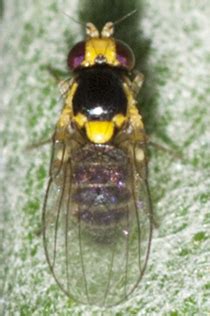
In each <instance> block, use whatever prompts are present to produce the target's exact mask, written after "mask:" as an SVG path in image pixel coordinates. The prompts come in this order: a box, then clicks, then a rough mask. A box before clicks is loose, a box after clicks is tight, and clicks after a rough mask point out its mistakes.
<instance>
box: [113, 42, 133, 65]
mask: <svg viewBox="0 0 210 316" xmlns="http://www.w3.org/2000/svg"><path fill="white" fill-rule="evenodd" d="M115 42H116V52H117V60H118V61H119V62H120V64H121V65H122V66H123V67H125V68H127V69H129V70H131V69H132V68H133V67H134V64H135V57H134V54H133V52H132V50H131V49H130V47H129V46H128V45H127V44H125V43H124V42H122V41H120V40H116V41H115Z"/></svg>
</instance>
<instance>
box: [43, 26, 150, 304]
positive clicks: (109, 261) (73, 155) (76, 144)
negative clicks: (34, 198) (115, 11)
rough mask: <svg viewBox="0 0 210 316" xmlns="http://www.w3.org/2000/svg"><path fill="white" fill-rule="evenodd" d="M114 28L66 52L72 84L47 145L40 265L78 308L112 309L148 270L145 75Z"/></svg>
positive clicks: (90, 33) (89, 30)
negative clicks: (141, 101) (140, 101)
mask: <svg viewBox="0 0 210 316" xmlns="http://www.w3.org/2000/svg"><path fill="white" fill-rule="evenodd" d="M113 33H114V23H112V22H108V23H106V24H105V26H104V27H103V29H102V31H101V32H99V31H98V30H97V28H96V27H95V26H94V25H93V24H92V23H87V25H86V39H85V40H84V41H81V42H79V43H77V44H76V45H75V46H74V47H73V48H72V49H71V51H70V52H69V54H68V58H67V62H68V66H69V68H70V69H71V70H72V72H73V78H72V79H71V80H69V82H68V83H67V87H68V88H67V90H66V92H65V96H64V106H63V110H62V112H61V114H60V117H59V119H58V122H57V124H56V128H55V133H54V136H53V144H52V158H51V164H50V172H49V182H48V187H47V192H46V196H45V201H44V207H43V227H44V229H43V237H44V248H45V253H46V258H47V261H48V264H49V267H50V270H51V272H52V274H53V275H54V278H55V280H56V281H57V283H58V285H59V286H60V288H61V289H62V290H63V291H64V292H65V293H66V294H67V295H68V296H70V297H72V298H73V299H75V300H76V301H78V302H81V303H83V304H90V305H99V306H112V305H116V304H119V303H121V302H123V301H124V300H125V299H126V298H127V297H128V296H129V295H130V294H131V293H132V292H133V290H134V289H135V288H136V287H137V286H138V284H139V282H140V280H141V278H142V276H143V273H144V271H145V268H146V264H147V261H148V256H149V250H150V244H151V237H152V207H151V200H150V195H149V188H148V182H147V160H146V151H145V150H146V137H145V132H144V125H143V121H142V117H141V115H140V114H139V111H138V109H137V101H136V98H137V93H138V90H139V88H140V86H141V85H142V82H143V75H142V74H137V75H136V76H134V75H133V74H132V70H133V67H134V65H135V58H134V54H133V52H132V50H131V48H130V47H129V46H128V45H126V44H125V43H124V42H122V41H120V40H117V39H115V38H114V37H113Z"/></svg>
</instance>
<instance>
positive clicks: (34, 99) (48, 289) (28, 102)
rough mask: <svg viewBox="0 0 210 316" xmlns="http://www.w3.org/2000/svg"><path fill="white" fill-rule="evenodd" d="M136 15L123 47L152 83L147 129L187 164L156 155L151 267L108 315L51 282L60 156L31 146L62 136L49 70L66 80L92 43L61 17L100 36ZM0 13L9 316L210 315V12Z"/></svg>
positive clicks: (186, 8) (158, 5) (107, 5)
mask: <svg viewBox="0 0 210 316" xmlns="http://www.w3.org/2000/svg"><path fill="white" fill-rule="evenodd" d="M134 7H139V8H140V11H138V14H137V15H135V16H133V17H131V18H130V19H129V20H127V22H125V23H122V24H121V25H119V26H118V27H117V30H116V34H117V35H116V36H118V37H121V38H122V39H124V40H125V41H127V42H129V43H130V45H132V46H133V48H134V51H135V54H136V57H137V65H138V69H139V70H141V71H142V72H144V74H145V76H146V81H145V85H144V88H143V90H142V93H141V96H140V109H141V111H142V113H143V116H144V120H145V125H146V130H147V133H148V135H150V137H151V139H152V140H153V141H154V142H156V143H158V144H162V145H164V146H166V147H168V148H170V149H171V150H173V151H174V152H177V153H178V152H180V153H182V156H183V158H182V159H180V160H179V159H175V156H174V155H171V154H169V153H167V152H162V151H160V150H157V149H155V148H152V147H151V148H150V163H149V166H150V187H151V192H152V198H153V201H154V210H155V216H156V222H157V227H156V229H155V233H154V238H153V244H152V251H151V256H150V260H149V265H148V268H147V271H146V274H145V276H144V279H143V280H142V282H141V284H140V285H139V287H138V289H137V290H136V291H135V293H134V294H133V295H132V296H131V298H130V299H129V300H128V301H127V302H125V303H124V304H122V305H120V306H116V307H115V308H113V309H109V310H102V309H99V308H89V307H85V306H79V305H77V304H76V303H74V302H73V301H71V300H70V299H68V298H67V297H65V296H64V295H63V294H62V292H61V291H60V290H59V288H58V287H57V285H56V284H55V282H54V280H53V278H52V276H51V275H50V273H49V270H48V267H47V264H46V260H45V256H44V252H43V245H42V238H41V236H40V234H39V232H40V229H41V223H40V221H41V206H42V200H43V197H44V191H45V186H46V180H47V171H48V161H49V159H50V146H49V145H46V146H43V147H40V148H37V149H34V150H31V151H28V150H27V149H26V147H27V146H28V145H30V144H33V143H36V142H37V141H40V140H44V139H48V138H49V137H50V136H51V135H52V131H53V127H54V124H55V122H56V120H57V117H58V115H59V111H60V109H61V106H62V101H61V100H60V97H59V91H58V89H57V86H56V83H55V81H54V79H53V78H52V77H51V76H50V74H49V72H48V71H47V70H46V65H48V64H50V65H52V66H54V67H56V68H58V69H60V70H64V71H65V67H66V66H65V65H66V55H67V52H68V50H69V48H70V47H71V45H72V44H73V43H74V42H75V41H77V40H78V39H80V38H81V36H82V33H81V31H80V27H81V26H80V25H79V24H77V23H74V22H73V21H72V20H71V19H69V18H68V17H66V16H65V15H64V14H63V12H66V13H68V14H70V15H71V16H72V17H74V18H75V19H78V20H79V17H80V19H81V21H84V22H85V21H87V20H90V19H91V20H92V21H93V22H95V23H97V24H98V25H99V26H100V25H101V24H103V23H104V22H105V21H106V20H107V19H110V20H112V19H113V20H114V19H116V18H119V17H121V16H122V15H123V14H124V13H125V12H128V11H130V10H132V9H133V8H134ZM78 8H79V9H78ZM77 11H79V12H77ZM0 12H1V13H0V54H1V56H0V69H1V81H0V95H1V102H0V133H1V136H0V145H1V154H0V189H1V195H0V212H1V213H0V215H1V219H0V314H1V315H21V316H22V315H26V316H28V315H37V316H38V315H39V316H40V315H46V316H48V315H97V316H99V315H117V316H121V315H139V316H143V315H149V316H152V315H154V316H156V315H158V316H159V315H161V316H162V315H167V316H180V315H189V316H192V315H196V316H197V315H199V316H204V315H209V314H210V128H209V126H210V75H209V74H210V40H209V34H210V33H209V32H210V19H209V16H210V2H209V1H207V0H206V1H205V0H203V1H195V0H190V1H182V0H176V1H174V0H158V1H152V0H145V1H144V2H143V1H142V2H141V1H140V0H139V1H120V0H118V1H116V0H115V1H110V0H107V1H102V0H101V1H100V0H99V1H72V0H71V1H70V0H58V1H54V0H46V1H41V0H38V1H34V2H31V1H30V2H29V1H26V0H25V1H24V0H18V1H14V0H10V1H7V2H6V1H5V2H3V1H2V0H1V1H0Z"/></svg>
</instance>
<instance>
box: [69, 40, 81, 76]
mask: <svg viewBox="0 0 210 316" xmlns="http://www.w3.org/2000/svg"><path fill="white" fill-rule="evenodd" d="M84 59H85V41H82V42H79V43H77V44H76V45H75V46H74V47H73V48H72V49H71V50H70V52H69V54H68V58H67V64H68V67H69V68H70V69H71V70H75V69H77V68H78V67H80V66H81V63H82V62H83V60H84Z"/></svg>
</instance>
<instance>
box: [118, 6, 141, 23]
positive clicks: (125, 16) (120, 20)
mask: <svg viewBox="0 0 210 316" xmlns="http://www.w3.org/2000/svg"><path fill="white" fill-rule="evenodd" d="M136 12H137V10H136V9H135V10H133V11H131V12H129V13H127V14H126V15H124V16H123V17H121V18H120V19H119V20H117V21H115V22H113V25H116V24H119V23H121V22H122V21H124V20H126V19H127V18H129V17H130V16H131V15H133V14H135V13H136Z"/></svg>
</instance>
